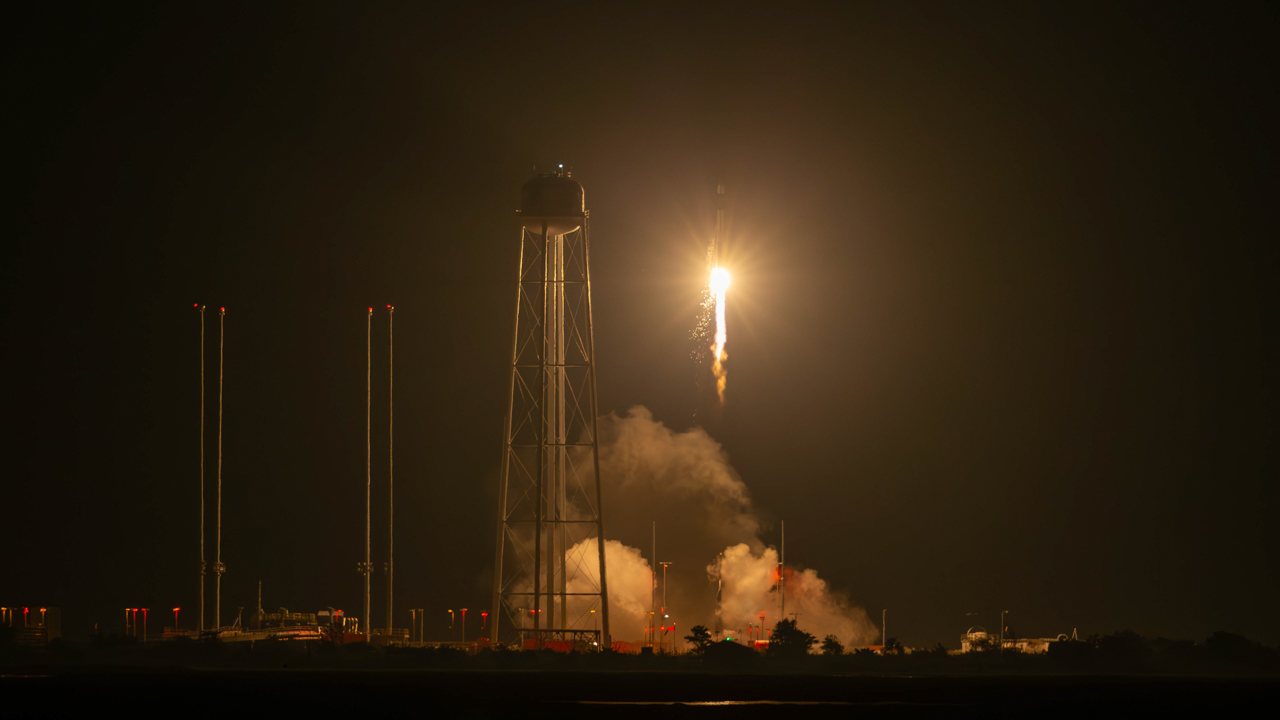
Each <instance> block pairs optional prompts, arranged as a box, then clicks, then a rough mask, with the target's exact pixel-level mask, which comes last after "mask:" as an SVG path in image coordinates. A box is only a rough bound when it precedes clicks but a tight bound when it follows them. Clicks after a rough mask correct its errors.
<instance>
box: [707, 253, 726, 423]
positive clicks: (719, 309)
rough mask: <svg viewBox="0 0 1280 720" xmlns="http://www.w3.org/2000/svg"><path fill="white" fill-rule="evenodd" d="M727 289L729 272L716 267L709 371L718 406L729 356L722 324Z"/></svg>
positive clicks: (722, 395) (722, 398)
mask: <svg viewBox="0 0 1280 720" xmlns="http://www.w3.org/2000/svg"><path fill="white" fill-rule="evenodd" d="M728 289H729V271H728V270H725V269H724V268H722V267H717V268H715V269H713V270H712V271H711V292H713V293H714V294H715V302H716V340H715V344H713V345H712V346H711V352H712V353H713V354H712V364H711V371H712V372H713V373H715V376H716V394H717V395H719V396H720V404H721V405H724V386H725V381H726V380H727V376H728V373H727V372H726V371H725V367H724V361H725V360H728V359H729V356H728V355H726V354H725V352H724V343H725V339H726V338H727V333H726V332H725V322H724V308H725V302H724V296H725V291H726V290H728Z"/></svg>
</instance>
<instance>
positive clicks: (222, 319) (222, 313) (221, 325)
mask: <svg viewBox="0 0 1280 720" xmlns="http://www.w3.org/2000/svg"><path fill="white" fill-rule="evenodd" d="M226 315H227V309H226V308H218V536H217V541H216V542H215V548H216V549H215V550H214V561H213V573H214V600H213V626H214V627H215V628H219V627H222V573H224V572H226V570H227V568H226V566H224V565H223V564H222V348H223V340H224V337H225V328H226Z"/></svg>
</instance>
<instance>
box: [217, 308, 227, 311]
mask: <svg viewBox="0 0 1280 720" xmlns="http://www.w3.org/2000/svg"><path fill="white" fill-rule="evenodd" d="M218 310H220V311H222V312H226V311H227V309H226V308H218Z"/></svg>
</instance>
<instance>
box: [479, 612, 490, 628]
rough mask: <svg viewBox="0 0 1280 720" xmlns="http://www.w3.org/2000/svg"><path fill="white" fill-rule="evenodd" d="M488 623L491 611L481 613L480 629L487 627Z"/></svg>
mask: <svg viewBox="0 0 1280 720" xmlns="http://www.w3.org/2000/svg"><path fill="white" fill-rule="evenodd" d="M488 623H489V613H487V612H482V613H480V629H481V630H483V629H484V628H485V625H487V624H488Z"/></svg>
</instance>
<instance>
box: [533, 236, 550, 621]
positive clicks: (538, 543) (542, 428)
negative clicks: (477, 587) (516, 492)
mask: <svg viewBox="0 0 1280 720" xmlns="http://www.w3.org/2000/svg"><path fill="white" fill-rule="evenodd" d="M547 254H548V253H547V221H546V219H543V221H542V344H541V346H540V347H539V348H538V355H539V356H540V357H541V362H540V363H539V366H540V367H539V372H538V401H539V402H540V403H543V408H542V412H541V413H539V417H538V479H537V491H538V507H537V511H536V512H535V513H534V532H533V635H534V643H535V644H536V643H537V639H538V629H539V626H540V622H539V618H538V611H539V610H540V609H541V607H542V513H543V504H544V503H543V501H544V500H545V499H546V498H545V497H544V495H545V493H544V491H543V487H542V486H543V475H545V474H546V467H547V419H546V405H545V403H546V402H547V390H546V388H547V262H548V258H547ZM549 589H550V588H548V590H549Z"/></svg>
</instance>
